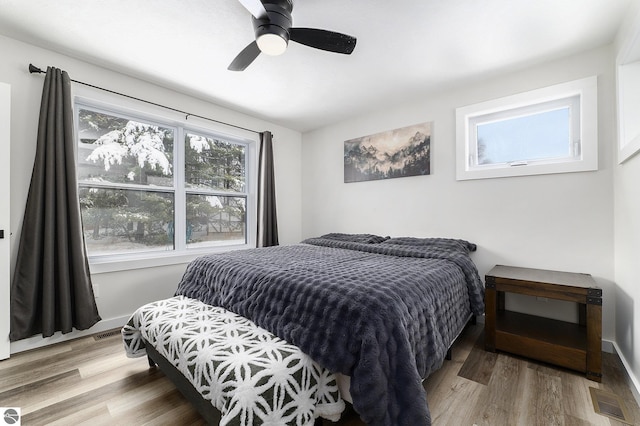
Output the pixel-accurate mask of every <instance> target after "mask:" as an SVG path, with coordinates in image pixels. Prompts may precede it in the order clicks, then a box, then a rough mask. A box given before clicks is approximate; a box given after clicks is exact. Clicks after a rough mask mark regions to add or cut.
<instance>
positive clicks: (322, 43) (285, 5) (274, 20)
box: [228, 0, 356, 71]
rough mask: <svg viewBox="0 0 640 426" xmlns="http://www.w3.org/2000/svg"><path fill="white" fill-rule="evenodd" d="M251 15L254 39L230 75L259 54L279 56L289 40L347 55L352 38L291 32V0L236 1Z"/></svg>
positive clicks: (309, 30) (231, 67)
mask: <svg viewBox="0 0 640 426" xmlns="http://www.w3.org/2000/svg"><path fill="white" fill-rule="evenodd" d="M239 1H240V3H241V4H242V5H243V6H244V7H245V8H246V9H247V10H248V11H249V12H250V13H251V15H252V18H251V20H252V21H253V28H254V31H255V34H256V39H255V40H254V41H253V42H252V43H250V44H249V45H248V46H247V47H245V48H244V49H243V50H242V51H241V52H240V53H239V54H238V56H236V58H235V59H234V60H233V62H231V65H229V67H228V69H229V70H230V71H243V70H244V69H245V68H247V67H248V66H249V65H250V64H251V63H252V62H253V61H254V60H255V59H256V58H257V57H258V55H259V54H260V53H261V52H262V53H265V54H267V55H273V56H275V55H281V54H282V53H284V51H285V50H286V49H287V44H288V43H289V40H293V41H295V42H298V43H301V44H304V45H306V46H310V47H315V48H316V49H320V50H326V51H329V52H335V53H343V54H345V55H350V54H351V52H353V49H354V48H355V47H356V38H355V37H351V36H349V35H346V34H341V33H336V32H333V31H327V30H319V29H315V28H293V27H292V19H291V11H292V10H293V0H262V1H260V0H239Z"/></svg>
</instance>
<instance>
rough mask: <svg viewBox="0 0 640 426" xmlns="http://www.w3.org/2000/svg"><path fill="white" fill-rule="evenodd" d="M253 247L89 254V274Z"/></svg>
mask: <svg viewBox="0 0 640 426" xmlns="http://www.w3.org/2000/svg"><path fill="white" fill-rule="evenodd" d="M250 248H254V247H253V246H250V245H249V244H241V245H228V246H218V247H207V248H201V249H190V250H186V251H181V252H174V251H171V252H151V253H128V254H123V255H111V256H93V257H92V256H89V269H90V270H91V275H96V274H104V273H109V272H119V271H129V270H133V269H145V268H157V267H161V266H171V265H180V264H187V263H189V262H191V261H192V260H194V259H195V258H197V257H199V256H203V255H205V254H214V253H223V252H228V251H236V250H245V249H250Z"/></svg>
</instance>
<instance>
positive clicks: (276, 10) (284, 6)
mask: <svg viewBox="0 0 640 426" xmlns="http://www.w3.org/2000/svg"><path fill="white" fill-rule="evenodd" d="M264 8H265V9H266V10H267V17H266V18H264V19H258V18H254V17H252V19H251V20H252V22H253V29H254V31H255V34H256V39H258V38H259V37H260V36H262V35H266V34H273V35H277V36H279V37H281V38H282V39H283V40H284V41H285V42H287V43H288V42H289V29H290V28H291V27H292V25H293V20H292V18H291V11H292V10H293V3H292V2H291V1H290V0H281V1H274V2H264Z"/></svg>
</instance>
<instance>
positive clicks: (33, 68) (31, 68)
mask: <svg viewBox="0 0 640 426" xmlns="http://www.w3.org/2000/svg"><path fill="white" fill-rule="evenodd" d="M29 72H30V73H31V74H46V71H43V70H41V69H40V68H38V67H36V66H35V65H33V64H29ZM70 80H71V81H72V82H74V83H77V84H82V85H84V86H88V87H92V88H94V89H98V90H102V91H105V92H109V93H113V94H114V95H119V96H123V97H125V98H129V99H133V100H136V101H140V102H144V103H147V104H150V105H155V106H158V107H160V108H164V109H168V110H171V111H174V112H179V113H181V114H185V120H186V119H188V118H189V117H196V118H201V119H203V120H207V121H212V122H214V123H218V124H224V125H225V126H231V127H235V128H236V129H240V130H246V131H248V132H253V133H256V134H260V133H261V132H258V131H256V130H252V129H247V128H246V127H242V126H236V125H235V124H230V123H225V122H224V121H219V120H215V119H213V118H209V117H203V116H202V115H197V114H191V113H190V112H187V111H182V110H179V109H176V108H172V107H169V106H166V105H162V104H158V103H155V102H151V101H147V100H144V99H140V98H136V97H134V96H131V95H125V94H124V93H119V92H115V91H113V90H109V89H105V88H104V87H99V86H94V85H93V84H89V83H85V82H83V81H78V80H74V79H70Z"/></svg>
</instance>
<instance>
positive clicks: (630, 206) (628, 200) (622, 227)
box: [614, 5, 640, 390]
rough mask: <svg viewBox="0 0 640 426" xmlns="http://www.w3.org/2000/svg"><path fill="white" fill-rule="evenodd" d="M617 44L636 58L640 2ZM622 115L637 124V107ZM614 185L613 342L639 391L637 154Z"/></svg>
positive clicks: (622, 167) (639, 174)
mask: <svg viewBox="0 0 640 426" xmlns="http://www.w3.org/2000/svg"><path fill="white" fill-rule="evenodd" d="M634 37H635V43H632V44H633V45H632V46H630V45H629V43H631V42H632V41H633V38H634ZM617 47H618V48H617V52H618V55H619V57H618V60H622V59H626V58H621V57H620V56H621V54H622V56H629V53H635V56H634V58H635V59H636V60H637V59H638V58H640V5H637V6H636V12H635V14H632V13H630V14H629V20H628V22H627V25H626V27H624V28H623V31H621V33H620V35H619V40H618V46H617ZM630 48H633V52H629V49H630ZM626 115H627V117H629V116H631V119H633V120H636V123H637V122H638V117H639V116H640V109H638V110H636V111H634V112H633V113H631V114H629V113H628V114H626ZM614 188H615V204H614V205H615V281H616V285H617V289H616V290H617V291H616V321H615V332H616V343H617V345H618V349H619V352H620V356H621V358H622V359H623V362H624V363H625V365H626V366H627V369H628V370H630V372H631V373H632V377H633V378H634V384H635V386H636V389H638V390H640V381H639V378H640V313H639V312H640V311H639V309H640V154H636V155H635V156H634V157H631V158H629V159H628V160H627V161H625V162H624V163H623V164H620V165H617V166H616V167H615V173H614Z"/></svg>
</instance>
